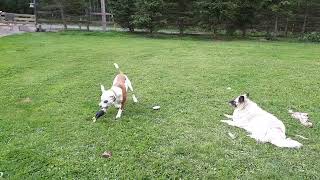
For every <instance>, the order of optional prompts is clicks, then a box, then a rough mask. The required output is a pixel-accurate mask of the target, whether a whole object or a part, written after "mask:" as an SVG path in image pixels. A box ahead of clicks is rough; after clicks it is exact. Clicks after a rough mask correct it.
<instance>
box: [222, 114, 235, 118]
mask: <svg viewBox="0 0 320 180" xmlns="http://www.w3.org/2000/svg"><path fill="white" fill-rule="evenodd" d="M223 115H224V116H225V117H226V118H228V119H232V117H233V116H232V115H229V114H223Z"/></svg>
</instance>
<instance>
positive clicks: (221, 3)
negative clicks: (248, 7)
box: [195, 0, 237, 35]
mask: <svg viewBox="0 0 320 180" xmlns="http://www.w3.org/2000/svg"><path fill="white" fill-rule="evenodd" d="M236 7H237V6H236V4H234V3H233V2H232V1H231V0H229V1H228V0H227V1H225V0H198V1H196V4H195V15H196V17H197V19H198V20H199V21H198V24H199V25H200V27H203V28H205V29H207V30H209V31H211V32H213V34H214V35H215V34H216V30H217V29H218V28H219V26H221V25H222V24H223V23H224V22H226V21H228V20H230V19H234V12H235V8H236Z"/></svg>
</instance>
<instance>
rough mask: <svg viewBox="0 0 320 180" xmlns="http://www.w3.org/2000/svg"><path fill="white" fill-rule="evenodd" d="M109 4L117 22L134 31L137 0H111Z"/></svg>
mask: <svg viewBox="0 0 320 180" xmlns="http://www.w3.org/2000/svg"><path fill="white" fill-rule="evenodd" d="M109 5H110V8H111V12H112V14H113V15H114V17H115V21H116V23H118V24H119V25H120V26H121V27H123V28H128V29H129V30H130V31H131V32H133V31H134V23H133V15H134V14H135V13H136V9H137V8H136V3H135V0H109Z"/></svg>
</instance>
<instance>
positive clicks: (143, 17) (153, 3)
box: [133, 0, 165, 33]
mask: <svg viewBox="0 0 320 180" xmlns="http://www.w3.org/2000/svg"><path fill="white" fill-rule="evenodd" d="M136 7H137V8H138V9H137V12H136V13H135V15H134V16H133V18H134V21H133V22H134V24H135V25H136V26H137V27H139V28H143V29H148V30H149V32H150V33H153V32H154V31H156V30H157V29H158V28H160V27H161V26H163V25H164V24H165V20H164V17H163V12H164V2H163V0H137V1H136Z"/></svg>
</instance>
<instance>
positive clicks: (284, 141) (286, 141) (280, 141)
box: [271, 138, 302, 148]
mask: <svg viewBox="0 0 320 180" xmlns="http://www.w3.org/2000/svg"><path fill="white" fill-rule="evenodd" d="M271 144H274V145H276V146H278V147H282V148H300V147H302V144H301V143H299V142H298V141H295V140H292V139H290V138H277V139H273V140H271Z"/></svg>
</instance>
